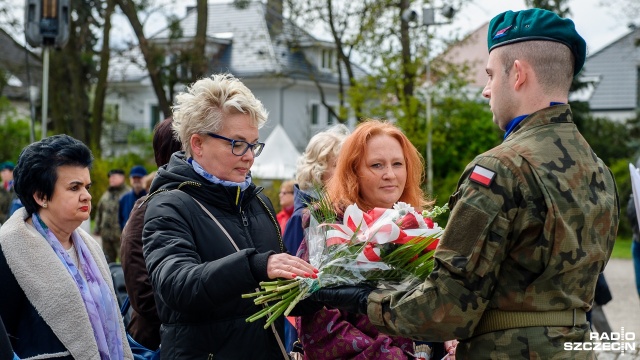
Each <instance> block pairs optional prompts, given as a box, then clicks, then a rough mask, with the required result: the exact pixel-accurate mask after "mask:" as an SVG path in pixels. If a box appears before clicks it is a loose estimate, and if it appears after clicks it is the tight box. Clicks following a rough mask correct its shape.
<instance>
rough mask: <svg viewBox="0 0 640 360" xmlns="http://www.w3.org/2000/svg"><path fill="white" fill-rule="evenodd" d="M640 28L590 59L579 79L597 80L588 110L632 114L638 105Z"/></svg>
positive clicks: (589, 57) (588, 58) (592, 55)
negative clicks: (631, 111) (618, 111)
mask: <svg viewBox="0 0 640 360" xmlns="http://www.w3.org/2000/svg"><path fill="white" fill-rule="evenodd" d="M638 41H640V28H638V29H632V30H631V31H629V32H628V33H627V34H625V35H624V36H622V37H620V38H619V39H617V40H615V41H613V42H611V43H610V44H609V45H607V46H605V47H604V48H602V49H601V50H599V51H597V52H595V53H593V54H591V55H589V56H588V57H587V60H586V62H585V65H584V70H583V71H582V73H581V77H582V78H590V79H597V80H598V81H597V83H596V84H595V88H594V89H593V92H592V94H590V97H589V107H590V108H591V110H602V111H605V110H606V111H610V110H634V109H635V108H636V107H637V105H638V98H639V97H638V96H639V95H638V68H639V67H640V47H639V46H638V45H637V42H638Z"/></svg>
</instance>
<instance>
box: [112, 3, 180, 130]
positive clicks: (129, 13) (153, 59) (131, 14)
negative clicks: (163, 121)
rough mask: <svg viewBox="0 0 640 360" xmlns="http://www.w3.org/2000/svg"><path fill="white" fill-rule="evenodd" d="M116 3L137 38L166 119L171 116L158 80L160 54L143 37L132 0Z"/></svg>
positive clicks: (168, 103)
mask: <svg viewBox="0 0 640 360" xmlns="http://www.w3.org/2000/svg"><path fill="white" fill-rule="evenodd" d="M116 2H117V4H118V6H120V9H122V12H123V13H124V14H125V16H126V17H127V19H128V20H129V22H130V23H131V27H132V28H133V32H134V33H135V34H136V37H137V38H138V45H139V46H140V51H142V56H143V57H144V60H145V62H146V64H147V70H148V71H149V78H150V79H151V86H152V87H153V91H154V92H155V94H156V97H157V98H158V107H159V108H160V110H161V111H162V114H163V115H164V117H165V118H168V117H170V116H171V107H170V102H169V100H167V96H166V93H165V91H164V88H163V87H162V80H161V79H160V75H161V67H160V63H161V62H162V59H163V56H162V52H161V50H160V49H158V48H156V47H155V46H154V45H153V44H151V43H149V41H148V40H147V38H146V36H145V35H144V31H143V28H142V23H140V19H138V13H137V11H136V5H135V3H134V2H133V0H116Z"/></svg>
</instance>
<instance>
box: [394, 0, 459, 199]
mask: <svg viewBox="0 0 640 360" xmlns="http://www.w3.org/2000/svg"><path fill="white" fill-rule="evenodd" d="M437 9H440V10H441V14H442V16H444V17H445V18H446V19H447V21H443V22H437V21H436V16H435V15H436V10H437ZM455 13H456V10H455V9H454V8H453V6H443V7H440V8H435V7H424V8H422V19H420V16H419V15H418V13H417V12H416V11H415V10H411V9H407V10H405V11H403V12H402V19H403V20H405V21H407V22H408V23H410V24H414V26H416V25H422V26H424V27H425V32H426V34H427V40H426V41H425V49H426V50H427V51H426V52H427V59H426V64H425V68H426V71H425V73H426V79H425V82H424V86H425V108H426V114H425V117H426V122H427V147H426V162H427V171H426V172H427V193H428V194H429V195H432V194H433V151H432V144H433V138H432V136H433V124H432V120H431V112H432V111H431V51H430V50H429V26H430V25H443V24H449V23H451V19H452V18H453V16H454V15H455Z"/></svg>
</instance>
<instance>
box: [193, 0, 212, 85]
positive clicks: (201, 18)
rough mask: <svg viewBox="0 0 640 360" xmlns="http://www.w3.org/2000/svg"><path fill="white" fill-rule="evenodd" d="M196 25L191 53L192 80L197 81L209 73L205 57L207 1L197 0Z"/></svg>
mask: <svg viewBox="0 0 640 360" xmlns="http://www.w3.org/2000/svg"><path fill="white" fill-rule="evenodd" d="M197 10H198V24H197V27H196V37H195V39H193V40H194V41H193V42H194V44H193V45H194V46H193V53H192V56H193V57H192V64H193V68H192V70H191V71H192V74H193V77H194V80H198V79H200V78H201V77H203V76H206V75H207V73H208V72H209V69H208V65H209V62H208V61H207V57H206V51H205V49H206V45H207V15H208V6H207V0H198V5H197Z"/></svg>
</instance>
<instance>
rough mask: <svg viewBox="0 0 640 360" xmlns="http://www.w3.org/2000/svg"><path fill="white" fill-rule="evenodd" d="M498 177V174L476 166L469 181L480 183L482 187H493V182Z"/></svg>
mask: <svg viewBox="0 0 640 360" xmlns="http://www.w3.org/2000/svg"><path fill="white" fill-rule="evenodd" d="M495 177H496V173H495V172H493V171H491V170H489V169H487V168H484V167H482V166H480V165H476V166H475V167H474V168H473V171H472V172H471V175H469V179H470V180H471V181H473V182H475V183H478V184H480V185H483V186H486V187H489V186H491V183H492V182H493V179H494V178H495Z"/></svg>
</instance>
